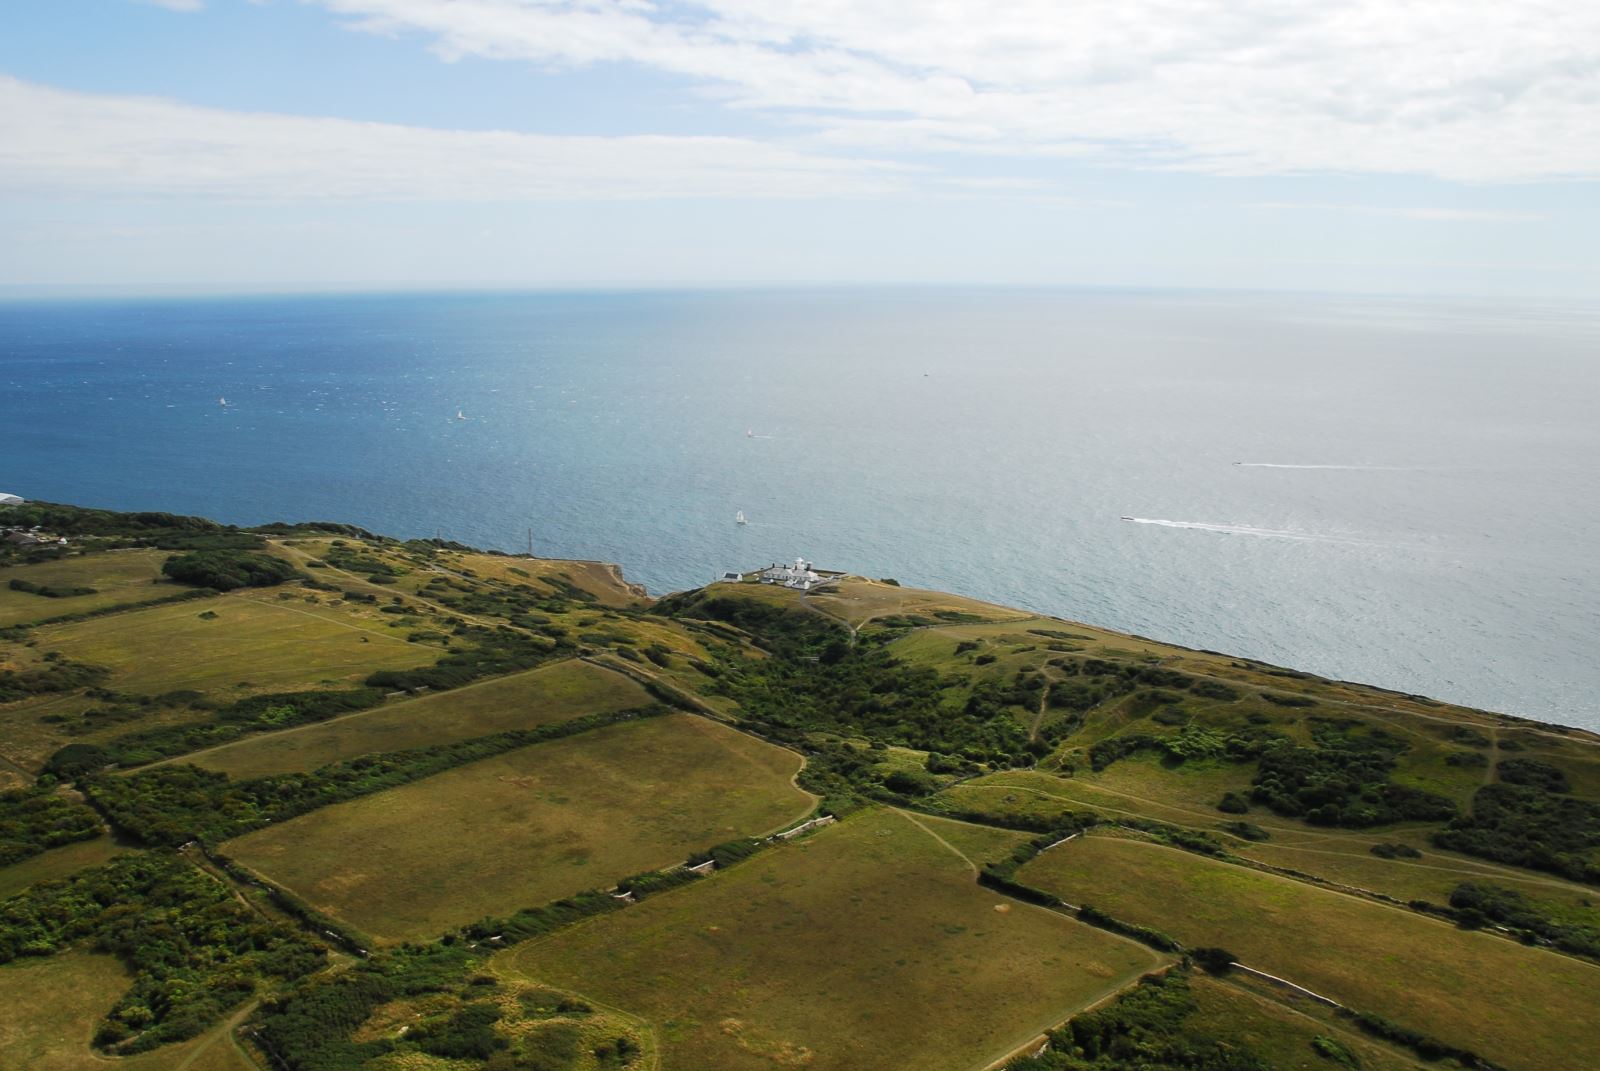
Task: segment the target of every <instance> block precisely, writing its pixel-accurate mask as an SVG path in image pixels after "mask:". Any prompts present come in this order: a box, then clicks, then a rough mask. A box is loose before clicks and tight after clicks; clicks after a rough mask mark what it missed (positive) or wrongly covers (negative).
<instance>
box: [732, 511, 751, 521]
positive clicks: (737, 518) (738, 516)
mask: <svg viewBox="0 0 1600 1071" xmlns="http://www.w3.org/2000/svg"><path fill="white" fill-rule="evenodd" d="M733 523H734V524H749V523H750V522H749V521H747V520H745V519H744V510H740V511H739V512H738V513H735V514H734V515H733Z"/></svg>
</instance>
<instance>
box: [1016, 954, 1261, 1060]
mask: <svg viewBox="0 0 1600 1071" xmlns="http://www.w3.org/2000/svg"><path fill="white" fill-rule="evenodd" d="M1197 1010H1198V1006H1197V1005H1196V1004H1195V1000H1194V997H1193V995H1192V994H1191V993H1190V992H1189V980H1188V976H1187V975H1186V974H1184V973H1183V972H1181V971H1172V972H1170V973H1168V974H1166V975H1149V976H1146V977H1145V978H1143V979H1141V980H1140V982H1139V984H1138V986H1137V987H1135V988H1134V989H1133V990H1132V991H1130V992H1128V993H1126V994H1124V995H1123V996H1121V997H1119V998H1118V999H1117V1000H1116V1001H1115V1002H1114V1003H1112V1004H1109V1005H1107V1006H1105V1007H1103V1008H1098V1009H1096V1010H1094V1011H1091V1012H1085V1013H1083V1014H1082V1015H1079V1016H1076V1017H1075V1018H1073V1019H1072V1021H1071V1022H1069V1023H1067V1025H1066V1026H1064V1027H1062V1028H1061V1029H1060V1030H1056V1031H1052V1032H1051V1034H1050V1048H1049V1049H1048V1050H1046V1051H1045V1052H1043V1053H1040V1054H1039V1055H1038V1056H1029V1057H1024V1058H1022V1059H1020V1060H1013V1061H1012V1062H1011V1063H1009V1064H1007V1065H1006V1069H1007V1071H1127V1069H1130V1068H1138V1069H1140V1071H1268V1067H1269V1065H1268V1064H1267V1063H1265V1062H1264V1061H1262V1060H1261V1059H1260V1058H1259V1057H1257V1056H1256V1055H1255V1054H1254V1053H1252V1052H1251V1051H1249V1050H1248V1049H1246V1048H1242V1047H1240V1046H1238V1045H1236V1044H1224V1043H1222V1042H1219V1041H1217V1040H1216V1039H1215V1038H1213V1037H1211V1036H1209V1034H1208V1033H1205V1032H1202V1031H1200V1030H1193V1029H1191V1028H1190V1027H1189V1026H1188V1025H1187V1024H1186V1022H1185V1020H1186V1019H1188V1017H1189V1016H1190V1015H1192V1014H1194V1012H1195V1011H1197Z"/></svg>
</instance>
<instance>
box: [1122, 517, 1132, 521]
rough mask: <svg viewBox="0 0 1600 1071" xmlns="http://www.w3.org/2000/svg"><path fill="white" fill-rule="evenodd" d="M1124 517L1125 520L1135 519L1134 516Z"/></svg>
mask: <svg viewBox="0 0 1600 1071" xmlns="http://www.w3.org/2000/svg"><path fill="white" fill-rule="evenodd" d="M1122 519H1123V520H1125V521H1131V520H1133V518H1132V517H1124V518H1122Z"/></svg>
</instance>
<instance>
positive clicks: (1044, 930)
mask: <svg viewBox="0 0 1600 1071" xmlns="http://www.w3.org/2000/svg"><path fill="white" fill-rule="evenodd" d="M930 824H937V825H940V826H941V831H942V824H941V823H937V820H936V821H935V823H930ZM499 962H500V963H501V964H502V965H503V968H504V969H506V970H516V971H520V972H521V973H523V974H525V975H526V976H527V977H529V978H531V979H534V980H537V981H544V982H548V983H550V984H554V985H558V986H561V987H563V988H567V989H571V990H573V991H576V992H579V993H582V994H583V995H584V996H585V997H586V998H591V999H593V1000H596V1001H603V1002H605V1003H608V1004H611V1005H615V1006H617V1007H620V1008H623V1009H625V1010H627V1011H630V1012H633V1013H635V1014H638V1015H640V1016H642V1017H644V1018H645V1019H646V1020H648V1021H649V1022H650V1023H651V1024H652V1025H653V1028H654V1033H655V1039H656V1043H657V1047H658V1050H659V1051H660V1053H661V1067H662V1068H663V1069H664V1071H680V1069H681V1071H689V1069H700V1068H718V1069H719V1071H758V1069H770V1068H771V1067H773V1066H780V1067H782V1066H815V1067H819V1068H822V1067H825V1068H828V1069H830V1071H877V1069H879V1068H884V1067H905V1068H913V1067H914V1068H918V1069H919V1071H940V1069H950V1071H958V1069H959V1071H968V1069H972V1068H978V1067H983V1066H985V1064H987V1063H988V1062H990V1061H994V1060H998V1059H1000V1058H1001V1057H1003V1056H1005V1055H1007V1054H1008V1053H1011V1052H1013V1051H1015V1050H1016V1049H1017V1048H1018V1047H1020V1046H1022V1045H1023V1044H1025V1043H1027V1042H1028V1041H1029V1040H1030V1039H1032V1038H1034V1037H1037V1036H1038V1035H1039V1034H1040V1033H1041V1032H1042V1031H1043V1030H1044V1029H1046V1028H1048V1027H1053V1026H1055V1025H1057V1024H1059V1023H1060V1022H1061V1021H1063V1020H1065V1019H1066V1018H1068V1017H1069V1016H1071V1015H1072V1014H1073V1013H1074V1012H1076V1011H1077V1010H1079V1009H1080V1008H1082V1007H1084V1006H1085V1005H1087V1004H1089V1003H1092V1002H1093V1001H1095V1000H1097V999H1099V998H1100V997H1102V996H1104V995H1107V994H1109V993H1113V992H1115V991H1117V990H1118V989H1120V988H1122V987H1123V986H1124V985H1127V984H1129V983H1131V982H1132V981H1133V980H1134V979H1136V978H1137V977H1138V976H1139V975H1140V974H1142V973H1143V972H1145V971H1146V970H1149V969H1151V968H1152V967H1155V966H1156V965H1158V963H1159V962H1160V960H1159V958H1158V957H1157V956H1156V954H1155V953H1153V952H1151V951H1150V950H1148V949H1146V948H1143V947H1142V946H1139V945H1135V944H1133V943H1131V942H1128V941H1124V940H1121V939H1119V938H1116V937H1113V936H1111V935H1109V934H1106V933H1104V932H1102V931H1099V930H1095V929H1091V928H1089V927H1087V926H1084V925H1082V924H1080V923H1077V922H1075V921H1073V920H1071V919H1068V918H1066V917H1064V916H1062V915H1059V914H1056V913H1054V912H1050V911H1046V910H1044V909H1042V908H1037V907H1032V906H1029V905H1026V904H1022V903H1019V902H1017V901H1013V900H1010V899H1008V898H1006V897H1003V896H1000V895H998V894H996V893H994V892H991V891H989V890H986V889H984V888H982V887H980V886H979V885H978V884H977V883H976V881H975V877H974V874H973V871H972V869H971V867H970V866H969V864H968V863H967V862H966V861H965V860H964V859H963V858H962V857H961V856H959V855H958V854H957V853H956V852H954V851H952V850H951V848H950V846H949V845H947V844H945V843H941V841H940V840H939V839H937V838H936V837H934V836H932V835H930V834H929V832H928V829H927V828H926V827H925V826H922V825H919V824H918V822H917V821H913V820H912V818H911V817H909V816H907V815H904V814H902V813H900V812H897V811H893V810H888V809H882V808H879V809H874V810H870V811H865V812H862V813H859V814H857V815H854V816H852V817H850V818H849V819H847V820H845V821H843V822H841V823H839V824H838V825H835V826H830V827H828V828H826V829H823V830H822V831H820V832H818V833H816V834H813V835H811V836H808V837H805V838H803V839H801V840H798V841H795V842H792V843H789V844H783V845H779V846H777V847H774V848H771V849H769V850H767V851H766V852H764V853H762V854H760V855H757V856H756V857H755V858H753V859H751V860H750V861H748V862H745V863H742V864H740V865H738V866H735V867H733V868H732V869H730V870H727V871H723V872H720V873H717V874H715V875H713V876H712V877H710V878H709V879H707V880H705V881H701V882H696V883H695V884H693V885H690V886H687V887H684V888H680V889H676V890H673V891H671V892H669V893H664V894H662V895H659V896H656V897H652V898H650V899H647V900H645V901H644V902H643V903H641V904H639V905H638V906H636V907H630V908H628V909H627V910H625V911H622V912H619V913H616V914H611V915H606V916H601V917H598V918H594V919H590V920H588V921H586V922H583V923H580V924H578V925H577V926H574V927H571V928H569V929H567V930H563V931H561V932H559V933H556V934H553V935H552V936H550V937H548V938H544V939H540V940H535V941H532V942H529V943H527V944H525V945H522V946H519V947H518V948H516V949H513V950H511V951H509V952H507V953H505V954H504V955H503V956H502V957H501V959H500V961H499Z"/></svg>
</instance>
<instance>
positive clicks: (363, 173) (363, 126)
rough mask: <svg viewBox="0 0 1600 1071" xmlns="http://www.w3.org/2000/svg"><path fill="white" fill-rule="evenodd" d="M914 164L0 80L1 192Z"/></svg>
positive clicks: (754, 182) (716, 190) (626, 182)
mask: <svg viewBox="0 0 1600 1071" xmlns="http://www.w3.org/2000/svg"><path fill="white" fill-rule="evenodd" d="M909 173H910V169H908V168H905V167H903V166H898V165H892V164H877V163H873V162H870V161H850V160H840V159H837V158H833V157H828V156H821V155H817V154H811V153H805V152H801V151H797V150H794V149H789V148H784V147H781V146H777V145H769V144H764V143H762V142H758V141H752V140H748V139H743V138H727V137H660V136H636V137H583V136H542V135H534V134H520V133H508V132H498V131H460V130H438V129H431V128H423V127H410V126H399V125H395V124H388V123H367V122H354V121H351V120H346V119H320V118H305V117H300V116H291V115H274V114H267V113H241V112H228V111H220V110H216V109H210V108H199V107H193V106H189V105H185V104H180V103H176V102H173V101H168V100H162V99H157V98H149V97H116V96H104V95H96V94H85V93H71V92H65V91H62V90H57V89H51V88H47V87H43V86H37V85H32V84H29V83H25V82H21V81H18V80H16V79H12V78H6V77H3V76H0V188H3V189H9V190H12V191H22V192H31V193H40V192H44V193H51V194H63V193H65V194H76V193H106V192H114V193H130V194H141V195H169V194H170V195H183V196H193V195H211V196H224V197H239V198H273V199H293V198H340V197H351V198H367V199H374V200H448V201H529V200H548V199H590V200H592V199H607V198H633V199H638V198H661V197H755V198H803V197H814V196H838V195H851V194H857V195H861V194H879V193H884V192H890V191H894V190H897V189H899V188H901V186H902V184H903V183H904V181H905V178H906V176H907V175H908V174H909Z"/></svg>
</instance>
